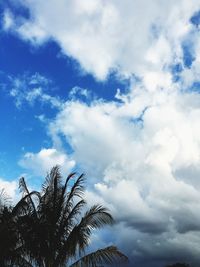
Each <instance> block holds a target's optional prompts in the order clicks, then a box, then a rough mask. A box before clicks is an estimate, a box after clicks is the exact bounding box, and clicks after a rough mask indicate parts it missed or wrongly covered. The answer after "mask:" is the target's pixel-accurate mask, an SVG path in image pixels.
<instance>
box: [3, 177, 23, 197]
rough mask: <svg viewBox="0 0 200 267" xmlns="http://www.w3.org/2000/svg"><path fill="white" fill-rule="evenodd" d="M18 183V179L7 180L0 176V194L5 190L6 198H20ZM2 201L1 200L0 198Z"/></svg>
mask: <svg viewBox="0 0 200 267" xmlns="http://www.w3.org/2000/svg"><path fill="white" fill-rule="evenodd" d="M17 190H18V183H17V182H16V181H7V180H5V179H3V178H0V196H1V193H2V192H3V195H4V196H5V198H6V199H7V200H8V201H10V200H13V201H16V200H17V199H18V197H19V196H18V194H17V193H18V192H17ZM0 201H1V200H0Z"/></svg>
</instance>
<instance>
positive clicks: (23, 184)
mask: <svg viewBox="0 0 200 267" xmlns="http://www.w3.org/2000/svg"><path fill="white" fill-rule="evenodd" d="M19 188H20V190H21V191H22V193H23V195H24V197H25V196H27V200H28V201H29V202H30V204H31V206H32V208H33V210H34V213H35V215H36V216H37V211H36V207H35V204H34V201H33V199H32V195H33V194H30V192H29V190H28V187H27V185H26V182H25V179H24V177H21V178H20V180H19Z"/></svg>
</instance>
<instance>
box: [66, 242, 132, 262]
mask: <svg viewBox="0 0 200 267" xmlns="http://www.w3.org/2000/svg"><path fill="white" fill-rule="evenodd" d="M118 262H128V258H127V257H126V256H125V255H124V254H123V253H122V252H120V251H119V250H118V249H117V248H116V247H115V246H109V247H106V248H103V249H99V250H97V251H95V252H92V253H90V254H88V255H86V256H84V257H82V258H81V259H79V260H78V261H76V262H75V263H73V264H71V265H70V267H98V266H99V264H100V265H102V264H113V263H118Z"/></svg>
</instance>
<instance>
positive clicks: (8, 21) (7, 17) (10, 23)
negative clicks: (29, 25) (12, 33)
mask: <svg viewBox="0 0 200 267" xmlns="http://www.w3.org/2000/svg"><path fill="white" fill-rule="evenodd" d="M12 27H14V18H13V15H12V13H11V12H10V11H9V10H5V11H4V16H3V28H4V30H5V31H8V30H9V29H10V28H12Z"/></svg>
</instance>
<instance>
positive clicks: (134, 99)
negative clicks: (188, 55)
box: [49, 84, 200, 262]
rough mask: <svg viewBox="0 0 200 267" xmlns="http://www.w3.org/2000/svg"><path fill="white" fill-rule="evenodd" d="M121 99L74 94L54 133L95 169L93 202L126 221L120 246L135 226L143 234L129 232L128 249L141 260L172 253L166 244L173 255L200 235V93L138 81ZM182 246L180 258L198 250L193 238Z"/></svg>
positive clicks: (84, 165)
mask: <svg viewBox="0 0 200 267" xmlns="http://www.w3.org/2000/svg"><path fill="white" fill-rule="evenodd" d="M118 98H119V94H118ZM120 99H121V101H122V99H123V102H122V103H119V102H117V101H113V102H104V101H102V100H101V101H100V100H99V101H97V100H96V101H93V102H92V103H91V104H90V105H88V104H85V103H82V102H79V101H68V102H67V103H66V104H65V107H64V108H63V109H62V110H61V111H60V112H59V113H58V115H57V117H56V119H55V120H54V121H53V122H51V123H50V125H49V131H50V134H51V135H52V139H53V140H55V139H56V138H55V137H56V136H57V138H59V135H60V134H61V135H62V136H63V135H64V136H65V137H66V142H67V143H70V145H71V146H72V149H73V151H74V152H73V158H74V159H75V161H76V162H77V163H78V164H79V165H80V166H82V168H83V170H84V172H86V173H87V174H88V176H89V181H88V184H89V187H90V190H91V192H88V193H87V196H88V201H89V202H90V203H94V202H101V203H104V204H105V205H106V206H108V207H109V208H110V209H111V211H112V213H113V215H114V217H115V218H116V220H117V222H118V224H119V225H122V229H121V230H120V231H119V233H118V236H119V239H118V240H116V242H119V246H120V245H122V243H123V242H122V241H120V238H121V240H124V238H125V237H123V235H124V230H123V229H124V228H126V227H127V228H128V229H129V228H130V229H132V230H130V232H131V231H134V232H135V235H136V236H140V235H141V236H142V240H143V241H141V242H139V243H138V242H137V238H139V237H137V238H136V239H135V237H134V236H132V237H131V236H130V237H129V241H128V244H129V245H130V246H131V247H132V250H131V249H130V248H128V247H126V248H127V250H128V251H129V252H130V255H132V257H133V258H135V260H138V262H139V259H140V260H142V259H143V258H144V257H146V260H147V258H148V260H150V259H152V260H153V258H156V255H157V257H159V256H158V254H159V253H160V257H161V258H162V259H163V260H166V259H167V257H168V260H169V259H170V256H165V257H164V255H163V254H164V251H163V248H167V251H166V250H165V254H167V255H170V253H171V252H170V251H171V250H172V247H173V248H174V249H177V247H178V243H177V242H181V241H179V239H181V240H182V239H184V237H185V238H186V236H190V234H189V233H190V232H193V233H198V240H199V241H200V235H199V231H200V215H199V214H200V196H199V192H198V190H199V186H200V183H199V178H198V177H199V176H200V169H199V165H200V152H199V151H200V124H199V116H200V108H199V107H200V96H199V94H198V93H194V92H193V93H191V92H181V91H179V89H177V86H176V84H175V85H174V88H173V90H172V88H170V89H169V90H167V89H166V90H162V88H161V89H158V90H156V91H154V90H153V91H151V90H148V89H144V87H142V86H138V88H134V90H133V91H131V92H130V94H129V95H124V96H123V95H121V97H120ZM191 170H194V171H193V172H195V174H196V175H195V176H193V178H192V179H190V175H191V174H192V171H191ZM93 185H94V186H93ZM97 196H98V197H97ZM194 235H195V234H194ZM194 235H192V234H191V236H192V237H191V238H193V237H194ZM158 240H159V241H158ZM152 242H153V244H154V242H155V247H154V245H152ZM191 242H193V241H192V240H191ZM157 243H159V244H160V245H159V247H161V248H160V250H156V253H157V254H155V248H156V246H157V245H156V244H157ZM148 247H149V249H148ZM147 249H148V251H146V250H147ZM179 250H180V253H179V254H178V257H180V258H181V257H182V256H183V255H184V253H186V251H187V250H188V251H189V252H188V254H187V256H188V255H190V242H188V243H187V242H186V239H185V244H184V247H183V248H182V247H179ZM199 251H200V247H199V246H196V248H195V250H194V251H192V252H191V253H193V254H195V257H197V259H198V260H200V259H199V258H198V255H199ZM147 252H148V253H147ZM188 257H189V256H188ZM171 259H172V260H173V258H171ZM174 259H176V257H175V256H174ZM177 259H178V258H177Z"/></svg>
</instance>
